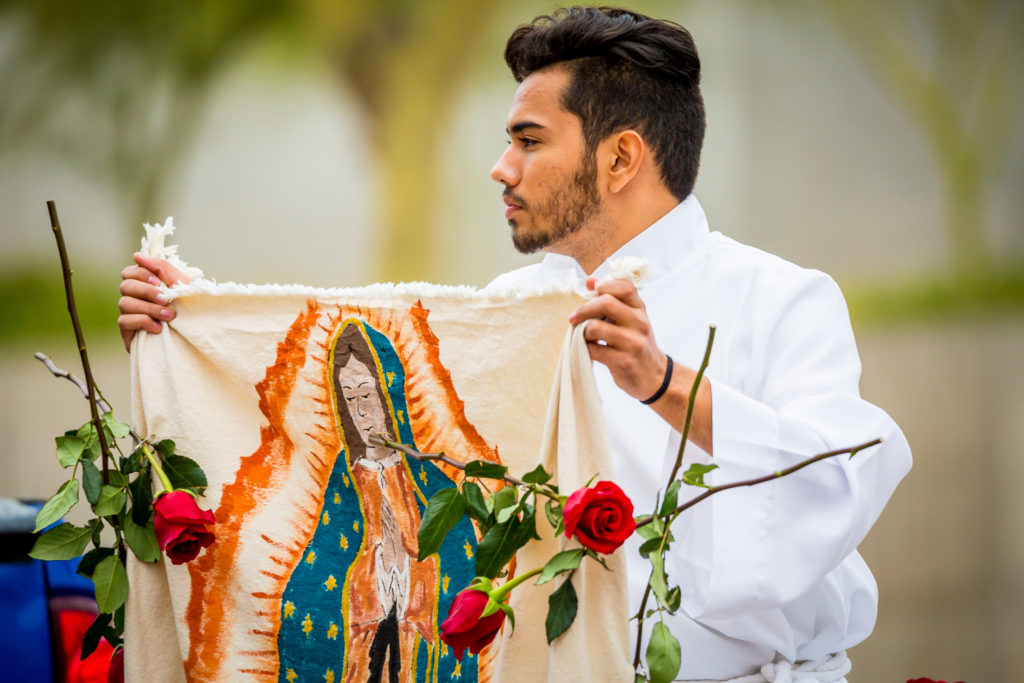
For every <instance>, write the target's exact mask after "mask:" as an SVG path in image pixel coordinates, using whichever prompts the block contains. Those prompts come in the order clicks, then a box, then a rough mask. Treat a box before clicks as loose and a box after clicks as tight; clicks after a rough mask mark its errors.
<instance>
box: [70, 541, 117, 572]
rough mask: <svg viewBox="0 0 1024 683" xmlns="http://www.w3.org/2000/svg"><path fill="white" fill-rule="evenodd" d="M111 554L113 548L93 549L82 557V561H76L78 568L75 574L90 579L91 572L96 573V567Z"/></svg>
mask: <svg viewBox="0 0 1024 683" xmlns="http://www.w3.org/2000/svg"><path fill="white" fill-rule="evenodd" d="M113 554H114V549H113V548H93V549H92V550H90V551H89V552H87V553H86V554H85V555H82V559H81V560H79V561H78V568H77V569H76V570H75V573H76V574H78V575H79V576H84V577H85V578H87V579H91V578H92V574H93V572H94V571H96V565H98V564H99V563H100V562H101V561H102V560H104V559H106V558H108V557H110V556H111V555H113Z"/></svg>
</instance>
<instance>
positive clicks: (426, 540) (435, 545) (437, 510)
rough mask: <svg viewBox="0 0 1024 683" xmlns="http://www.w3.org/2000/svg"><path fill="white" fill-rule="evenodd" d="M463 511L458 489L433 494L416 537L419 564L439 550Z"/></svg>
mask: <svg viewBox="0 0 1024 683" xmlns="http://www.w3.org/2000/svg"><path fill="white" fill-rule="evenodd" d="M465 510H466V503H465V501H464V500H463V498H462V496H461V495H460V494H459V490H458V489H455V488H451V489H441V490H440V491H438V492H437V493H435V494H434V496H433V497H432V498H431V499H430V502H429V503H427V509H426V510H425V511H424V513H423V519H422V521H420V529H419V533H418V534H417V535H416V537H417V539H418V540H419V546H420V550H419V557H418V559H419V561H420V562H422V561H423V560H425V559H427V558H428V557H430V556H431V555H433V554H434V553H436V552H437V551H438V550H440V549H441V543H443V542H444V537H445V536H447V535H448V532H449V531H451V530H452V529H453V528H454V527H455V525H456V524H457V523H458V521H459V520H460V519H462V514H463V512H465ZM492 578H493V577H492Z"/></svg>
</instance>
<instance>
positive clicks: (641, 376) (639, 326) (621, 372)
mask: <svg viewBox="0 0 1024 683" xmlns="http://www.w3.org/2000/svg"><path fill="white" fill-rule="evenodd" d="M587 289H589V290H592V291H595V292H596V293H597V295H598V296H597V298H595V299H592V300H590V301H588V302H587V303H585V304H583V305H582V306H580V307H579V308H578V309H576V311H575V312H574V313H573V314H572V315H571V316H569V322H570V323H572V324H574V325H579V324H581V323H582V322H584V321H586V320H590V324H589V325H587V328H586V330H584V333H583V338H584V339H586V340H587V349H588V350H589V351H590V358H591V360H595V361H597V362H598V363H602V364H603V365H605V366H606V367H607V368H608V371H609V372H611V375H612V379H613V380H615V384H617V385H618V387H619V388H620V389H622V390H623V391H625V392H626V393H627V394H629V395H630V396H632V397H633V398H635V399H637V400H639V401H643V400H644V399H647V398H650V397H651V396H653V395H654V393H655V392H656V391H657V390H658V387H660V386H661V382H662V379H663V378H664V377H665V369H666V367H667V366H668V358H667V356H666V355H665V354H664V353H662V351H661V349H659V348H658V345H657V344H656V343H655V341H654V332H653V331H652V330H651V322H650V320H648V318H647V308H646V307H645V306H644V302H643V301H642V300H641V299H640V293H639V292H637V290H636V287H635V286H634V285H633V283H632V282H630V281H629V280H606V281H604V282H602V283H600V284H598V282H597V278H596V277H594V276H593V275H591V276H590V277H588V278H587Z"/></svg>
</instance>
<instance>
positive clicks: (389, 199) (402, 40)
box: [307, 0, 500, 281]
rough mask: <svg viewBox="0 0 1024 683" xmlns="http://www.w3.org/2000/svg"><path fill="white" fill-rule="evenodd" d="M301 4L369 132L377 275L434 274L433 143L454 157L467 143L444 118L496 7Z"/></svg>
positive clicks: (458, 0) (316, 0)
mask: <svg viewBox="0 0 1024 683" xmlns="http://www.w3.org/2000/svg"><path fill="white" fill-rule="evenodd" d="M307 8H308V10H309V11H310V12H311V17H312V19H313V22H312V23H313V25H314V26H316V27H318V29H319V30H320V32H321V38H322V40H324V42H325V44H326V46H327V48H328V50H329V52H330V55H331V61H332V64H333V65H334V67H335V69H336V72H337V73H338V75H339V77H340V78H341V80H342V82H343V83H344V84H345V86H347V88H348V90H349V91H350V92H351V93H352V94H353V95H354V96H355V97H356V98H357V100H358V102H359V104H360V105H361V107H362V109H363V112H364V115H365V117H366V123H367V127H368V129H369V131H370V142H371V144H372V147H373V150H374V152H375V160H376V163H377V165H378V167H377V174H378V178H379V182H378V188H379V189H378V206H379V211H378V228H377V229H378V235H379V242H378V253H377V255H376V256H375V257H374V261H375V262H376V263H378V264H379V267H378V270H377V272H376V275H377V276H378V278H379V279H383V280H395V281H400V280H416V279H428V280H437V279H441V278H443V277H444V272H445V269H444V255H443V254H437V253H435V250H436V245H437V244H438V242H439V232H440V231H439V226H438V224H437V207H438V198H439V196H440V194H441V193H440V186H439V177H440V169H439V159H438V153H439V150H438V145H439V141H440V140H441V139H442V138H443V137H444V138H446V139H447V145H446V148H445V150H444V152H445V153H448V154H458V153H460V149H461V147H462V145H464V144H466V143H467V142H468V141H467V140H466V138H465V137H464V136H460V134H459V131H456V130H452V129H451V128H450V126H449V122H450V120H451V116H452V113H453V109H454V107H453V105H454V104H455V97H456V95H457V93H458V86H459V85H460V82H461V80H462V78H463V77H464V76H465V74H466V73H467V71H468V70H469V68H470V66H471V64H472V62H473V59H474V56H475V54H476V51H477V50H476V48H477V47H478V44H479V42H480V40H481V38H483V37H484V36H485V35H486V27H487V25H488V23H489V20H490V19H491V18H492V17H493V16H494V15H495V14H496V10H497V9H498V5H497V3H495V2H493V1H492V0H483V1H481V0H451V1H448V2H443V3H427V2H412V1H402V0H397V1H392V2H373V1H372V0H367V1H366V2H362V3H355V2H351V3H336V2H332V1H331V0H307ZM499 127H500V122H495V128H496V129H497V128H499Z"/></svg>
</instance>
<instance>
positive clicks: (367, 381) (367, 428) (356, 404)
mask: <svg viewBox="0 0 1024 683" xmlns="http://www.w3.org/2000/svg"><path fill="white" fill-rule="evenodd" d="M338 379H339V382H338V383H339V384H340V385H341V395H342V398H343V399H344V401H345V406H346V407H347V408H348V412H349V415H351V416H352V421H353V422H354V423H355V425H356V429H357V431H358V432H359V434H358V437H359V439H360V440H362V442H363V443H364V444H367V445H369V441H368V439H369V437H370V435H371V434H377V433H380V432H387V428H386V424H387V423H386V422H385V419H386V418H385V413H386V410H385V407H384V405H383V403H382V401H381V399H380V394H379V392H378V391H377V373H376V371H375V370H374V369H371V368H369V367H367V366H366V364H365V363H363V362H362V361H360V360H358V359H357V358H356V357H355V356H350V357H349V360H348V363H346V364H345V365H343V366H342V367H341V369H339V370H338ZM345 436H346V438H349V439H351V438H353V436H354V435H352V436H350V435H348V434H346V435H345Z"/></svg>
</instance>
